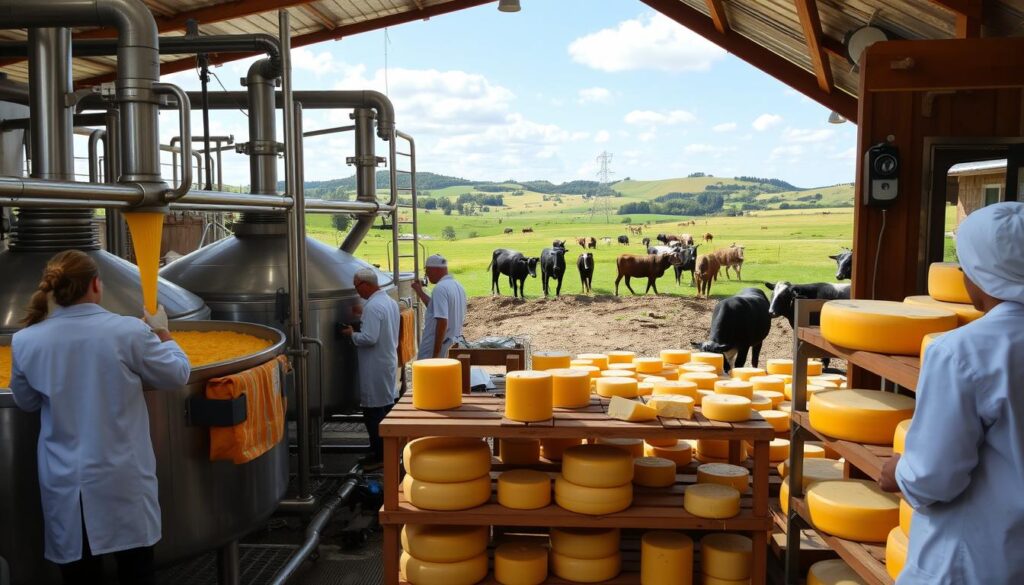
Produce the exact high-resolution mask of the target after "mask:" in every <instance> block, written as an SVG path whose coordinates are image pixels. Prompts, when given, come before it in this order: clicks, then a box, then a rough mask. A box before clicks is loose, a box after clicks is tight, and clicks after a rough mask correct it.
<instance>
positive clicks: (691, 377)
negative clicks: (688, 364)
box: [679, 372, 719, 390]
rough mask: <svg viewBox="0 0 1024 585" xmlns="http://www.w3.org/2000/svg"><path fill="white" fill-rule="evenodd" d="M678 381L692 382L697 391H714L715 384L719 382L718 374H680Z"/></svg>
mask: <svg viewBox="0 0 1024 585" xmlns="http://www.w3.org/2000/svg"><path fill="white" fill-rule="evenodd" d="M679 379H680V380H688V381H690V382H693V383H694V384H696V385H697V389H698V390H714V389H715V382H718V381H719V378H718V374H714V373H711V372H686V373H685V374H681V375H680V376H679Z"/></svg>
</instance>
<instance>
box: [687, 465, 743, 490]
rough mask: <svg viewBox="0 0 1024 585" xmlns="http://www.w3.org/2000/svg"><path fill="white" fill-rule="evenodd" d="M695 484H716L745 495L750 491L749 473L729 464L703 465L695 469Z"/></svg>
mask: <svg viewBox="0 0 1024 585" xmlns="http://www.w3.org/2000/svg"><path fill="white" fill-rule="evenodd" d="M697 483H717V484H720V485H727V486H729V487H732V488H736V490H738V491H739V492H740V493H747V492H748V491H750V471H748V470H747V468H746V467H740V466H739V465H731V464H729V463H704V464H703V465H700V466H699V467H697Z"/></svg>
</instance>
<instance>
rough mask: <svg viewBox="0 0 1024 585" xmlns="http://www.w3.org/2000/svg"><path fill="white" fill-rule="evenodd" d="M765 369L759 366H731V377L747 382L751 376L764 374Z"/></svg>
mask: <svg viewBox="0 0 1024 585" xmlns="http://www.w3.org/2000/svg"><path fill="white" fill-rule="evenodd" d="M764 375H765V371H764V370H763V369H761V368H733V369H732V377H733V378H735V379H737V380H743V381H744V382H749V381H750V379H751V378H754V377H759V376H764Z"/></svg>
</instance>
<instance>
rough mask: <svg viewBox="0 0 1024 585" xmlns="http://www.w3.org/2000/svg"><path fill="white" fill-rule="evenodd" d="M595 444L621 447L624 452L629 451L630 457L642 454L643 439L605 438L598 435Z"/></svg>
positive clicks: (641, 455)
mask: <svg viewBox="0 0 1024 585" xmlns="http://www.w3.org/2000/svg"><path fill="white" fill-rule="evenodd" d="M597 444H598V445H608V446H611V447H615V448H616V449H622V450H623V451H625V452H626V453H629V456H630V457H643V456H644V440H643V439H617V438H614V439H606V438H604V437H598V439H597Z"/></svg>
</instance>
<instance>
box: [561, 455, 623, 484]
mask: <svg viewBox="0 0 1024 585" xmlns="http://www.w3.org/2000/svg"><path fill="white" fill-rule="evenodd" d="M562 477H564V478H565V479H566V480H567V481H569V482H571V483H574V484H576V485H581V486H584V487H593V488H609V487H617V486H620V485H622V484H625V483H629V482H630V481H632V480H633V457H631V456H630V453H627V452H626V451H624V450H622V449H619V448H616V447H613V446H611V445H578V446H576V447H570V448H568V449H566V450H565V453H564V454H563V455H562Z"/></svg>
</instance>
